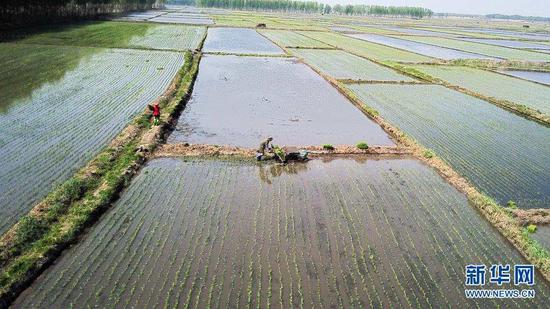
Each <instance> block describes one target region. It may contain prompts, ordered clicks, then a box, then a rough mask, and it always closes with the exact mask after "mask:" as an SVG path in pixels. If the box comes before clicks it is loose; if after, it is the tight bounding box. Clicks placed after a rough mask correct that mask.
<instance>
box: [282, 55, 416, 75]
mask: <svg viewBox="0 0 550 309" xmlns="http://www.w3.org/2000/svg"><path fill="white" fill-rule="evenodd" d="M291 53H292V54H293V55H295V56H297V57H299V58H303V59H304V60H305V61H306V62H307V63H309V64H310V65H312V66H313V67H315V68H317V69H319V70H320V71H322V72H323V73H325V74H327V75H330V76H331V77H333V78H336V79H355V80H383V81H412V80H413V79H411V78H409V77H406V76H404V75H401V74H399V73H397V72H395V71H394V70H392V69H388V68H386V67H383V66H380V65H378V64H375V63H373V62H371V61H369V60H366V59H364V58H361V57H358V56H355V55H352V54H348V53H346V52H344V51H341V50H320V49H291Z"/></svg>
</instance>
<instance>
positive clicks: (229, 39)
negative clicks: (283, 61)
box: [203, 28, 284, 55]
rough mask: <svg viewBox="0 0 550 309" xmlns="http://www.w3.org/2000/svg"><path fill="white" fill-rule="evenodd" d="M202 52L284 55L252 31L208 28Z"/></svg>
mask: <svg viewBox="0 0 550 309" xmlns="http://www.w3.org/2000/svg"><path fill="white" fill-rule="evenodd" d="M203 51H205V52H222V53H240V54H265V55H277V54H284V52H283V50H282V49H281V48H279V47H278V46H277V45H275V44H273V43H272V42H270V41H269V40H268V39H266V38H264V37H263V36H261V35H260V34H259V33H257V32H256V31H254V30H252V29H245V28H210V29H209V30H208V36H207V37H206V41H205V42H204V48H203Z"/></svg>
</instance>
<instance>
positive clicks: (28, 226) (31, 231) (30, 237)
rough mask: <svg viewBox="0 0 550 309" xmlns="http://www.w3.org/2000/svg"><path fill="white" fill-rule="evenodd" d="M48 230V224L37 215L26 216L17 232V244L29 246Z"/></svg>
mask: <svg viewBox="0 0 550 309" xmlns="http://www.w3.org/2000/svg"><path fill="white" fill-rule="evenodd" d="M47 230H48V226H47V225H46V223H45V222H43V221H41V220H38V219H36V218H35V217H31V216H26V217H24V218H23V219H21V221H20V222H19V227H18V229H17V232H16V239H17V240H16V242H17V245H18V246H22V247H28V246H30V245H31V244H32V243H33V242H34V241H35V240H37V239H39V238H40V237H41V236H42V235H43V234H44V233H45V232H46V231H47Z"/></svg>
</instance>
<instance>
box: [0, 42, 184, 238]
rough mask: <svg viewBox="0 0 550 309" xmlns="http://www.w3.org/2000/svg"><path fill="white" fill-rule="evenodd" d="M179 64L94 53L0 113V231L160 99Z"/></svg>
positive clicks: (175, 57)
mask: <svg viewBox="0 0 550 309" xmlns="http://www.w3.org/2000/svg"><path fill="white" fill-rule="evenodd" d="M14 51H15V50H14ZM183 61H184V59H183V55H182V54H176V53H170V52H153V51H138V50H98V51H97V53H95V54H93V55H90V56H87V57H85V58H82V60H81V62H80V64H79V65H78V66H77V67H76V68H75V69H74V70H70V71H67V72H66V73H65V74H64V76H63V78H61V79H59V80H58V81H55V82H52V83H46V84H43V85H42V86H41V87H39V88H37V89H36V90H35V91H33V92H32V93H31V94H29V95H27V96H25V97H24V98H21V99H19V100H18V101H17V102H15V103H13V104H12V106H11V108H10V109H9V111H8V112H7V113H3V114H0V138H1V139H2V141H3V142H2V143H3V144H4V145H3V147H1V148H0V155H1V156H2V158H4V160H3V163H2V169H1V170H0V184H1V186H0V213H1V216H0V232H4V231H5V230H6V229H7V228H9V227H10V226H11V225H12V224H13V223H14V222H16V221H17V219H18V218H19V217H20V216H21V215H22V214H25V213H27V211H28V210H29V209H30V208H31V207H32V206H33V204H34V203H35V202H36V201H38V200H40V199H41V198H42V197H44V195H45V194H47V193H48V192H49V191H50V190H51V189H52V187H53V186H54V185H56V184H58V183H60V182H62V181H64V180H65V179H67V178H68V177H69V176H70V175H72V174H73V173H74V172H75V171H76V170H77V169H78V168H80V167H81V166H82V165H83V164H84V163H86V162H87V161H88V160H90V159H91V158H92V157H93V156H94V155H95V154H96V153H97V152H98V151H99V150H100V149H101V148H102V147H104V146H105V145H106V144H107V143H108V142H109V141H110V140H112V138H113V137H114V136H115V135H116V134H117V133H118V132H120V131H121V130H122V128H124V127H125V125H126V124H127V123H128V121H129V120H130V119H132V117H133V116H135V115H136V114H137V113H139V112H140V111H142V110H143V109H144V108H145V106H146V104H147V103H149V102H152V101H153V100H154V99H155V98H157V97H158V96H159V95H161V94H162V93H163V92H164V90H165V89H166V87H168V85H169V84H170V82H171V81H172V79H173V78H174V76H175V74H176V72H177V70H178V69H179V68H180V67H181V66H182V64H183ZM16 70H23V71H24V70H26V67H25V66H19V67H18V68H17V69H16ZM21 82H24V81H21Z"/></svg>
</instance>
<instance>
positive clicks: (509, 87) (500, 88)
mask: <svg viewBox="0 0 550 309" xmlns="http://www.w3.org/2000/svg"><path fill="white" fill-rule="evenodd" d="M411 67H412V68H414V69H417V70H419V71H421V72H424V73H427V74H429V75H431V76H433V77H435V78H439V79H442V80H444V81H446V82H448V83H450V84H452V85H457V86H460V87H462V88H466V89H468V90H471V91H474V92H477V93H479V94H482V95H485V96H487V97H492V98H496V99H498V100H506V101H510V102H514V103H517V104H521V105H525V106H528V107H530V108H532V109H535V110H539V111H540V112H541V113H544V114H547V115H550V102H548V98H549V97H550V87H547V86H543V85H539V84H536V83H531V82H528V81H524V80H521V79H517V78H513V77H508V76H505V75H502V74H498V73H493V72H489V71H485V70H479V69H474V68H469V67H458V66H439V65H437V66H436V65H417V66H411Z"/></svg>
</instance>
